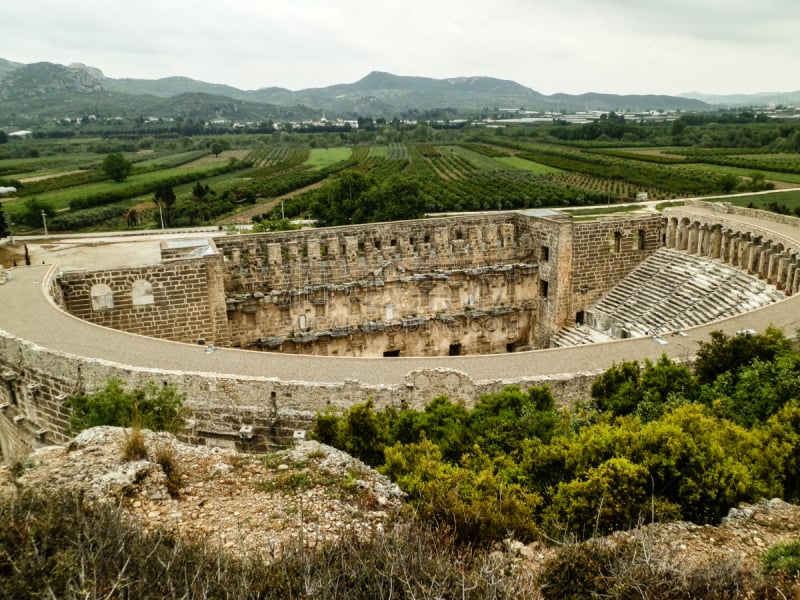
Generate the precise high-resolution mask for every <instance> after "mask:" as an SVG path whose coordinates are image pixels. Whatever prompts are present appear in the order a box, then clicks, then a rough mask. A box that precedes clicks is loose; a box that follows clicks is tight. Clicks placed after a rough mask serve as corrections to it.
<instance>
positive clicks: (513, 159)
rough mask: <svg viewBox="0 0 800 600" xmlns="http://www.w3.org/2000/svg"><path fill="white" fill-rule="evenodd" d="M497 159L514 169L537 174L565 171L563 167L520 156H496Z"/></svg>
mask: <svg viewBox="0 0 800 600" xmlns="http://www.w3.org/2000/svg"><path fill="white" fill-rule="evenodd" d="M495 160H497V161H498V162H501V163H503V164H504V165H507V166H509V167H511V168H512V169H521V170H523V171H530V172H531V173H533V174H535V175H551V174H554V173H563V172H564V171H563V170H562V169H556V168H555V167H548V166H547V165H542V164H539V163H536V162H533V161H532V160H526V159H524V158H520V157H518V156H503V157H500V158H496V159H495Z"/></svg>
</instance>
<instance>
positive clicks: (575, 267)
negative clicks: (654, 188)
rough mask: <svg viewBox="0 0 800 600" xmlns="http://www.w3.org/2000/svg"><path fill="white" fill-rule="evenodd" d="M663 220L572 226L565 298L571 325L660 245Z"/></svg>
mask: <svg viewBox="0 0 800 600" xmlns="http://www.w3.org/2000/svg"><path fill="white" fill-rule="evenodd" d="M664 231H665V228H664V223H663V218H662V217H661V216H659V215H653V216H652V217H645V218H638V219H622V218H620V219H609V220H604V221H599V222H588V223H575V225H574V232H573V236H572V260H571V261H570V263H569V264H570V273H571V277H572V281H571V283H570V290H569V294H570V296H571V310H570V312H571V315H572V319H573V320H572V322H571V323H570V322H565V323H564V325H574V324H575V321H576V320H580V318H579V313H581V312H582V311H585V310H586V309H587V308H589V307H590V306H591V305H592V304H594V303H595V302H597V301H598V300H599V299H600V298H601V297H602V296H603V295H604V294H605V293H606V292H608V291H609V290H610V289H611V288H612V287H613V286H614V285H616V283H617V282H619V281H620V280H621V279H622V278H623V277H625V275H627V274H628V273H630V272H631V271H632V270H633V268H634V267H636V266H637V265H638V264H639V263H641V262H642V261H643V260H644V259H645V258H647V257H648V256H650V255H651V254H652V253H653V252H655V250H656V249H657V248H659V247H661V246H662V245H663V237H664Z"/></svg>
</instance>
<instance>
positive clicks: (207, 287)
mask: <svg viewBox="0 0 800 600" xmlns="http://www.w3.org/2000/svg"><path fill="white" fill-rule="evenodd" d="M57 283H58V286H59V288H60V290H59V292H58V297H57V301H58V302H59V303H60V304H61V305H62V306H63V307H64V308H65V309H66V310H67V311H68V312H70V313H72V314H73V315H75V316H76V317H79V318H81V319H84V320H86V321H89V322H91V323H96V324H97V325H103V326H105V327H111V328H113V329H120V330H122V331H127V332H129V333H137V334H140V335H145V336H149V337H156V338H164V339H169V340H173V341H177V342H188V343H198V342H202V343H214V344H218V345H220V346H225V345H229V339H230V336H229V332H228V325H227V319H226V316H225V296H224V283H223V281H222V259H221V257H219V256H218V255H216V256H207V257H205V258H199V259H186V260H175V261H171V262H167V263H164V264H160V265H152V266H146V267H133V268H119V269H109V270H103V271H92V272H71V273H64V274H62V275H61V276H60V277H59V279H58V282H57Z"/></svg>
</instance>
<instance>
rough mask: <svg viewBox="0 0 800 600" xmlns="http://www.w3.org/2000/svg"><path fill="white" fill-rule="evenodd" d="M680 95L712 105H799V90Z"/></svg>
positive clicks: (690, 93) (688, 93)
mask: <svg viewBox="0 0 800 600" xmlns="http://www.w3.org/2000/svg"><path fill="white" fill-rule="evenodd" d="M681 97H683V98H692V99H694V100H700V101H701V102H705V103H706V104H710V105H713V106H769V105H770V104H782V105H784V106H800V90H798V91H796V92H761V93H758V94H702V93H700V92H687V93H685V94H681Z"/></svg>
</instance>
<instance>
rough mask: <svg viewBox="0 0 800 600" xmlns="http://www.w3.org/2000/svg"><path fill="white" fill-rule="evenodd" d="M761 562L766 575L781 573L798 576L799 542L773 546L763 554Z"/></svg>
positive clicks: (799, 568)
mask: <svg viewBox="0 0 800 600" xmlns="http://www.w3.org/2000/svg"><path fill="white" fill-rule="evenodd" d="M761 562H762V564H763V565H764V569H765V570H766V571H767V572H768V573H769V572H772V571H781V572H783V573H786V574H788V575H800V541H798V542H790V543H784V544H775V545H774V546H772V547H770V548H769V549H768V550H767V551H766V552H765V553H764V555H763V556H762V558H761Z"/></svg>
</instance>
